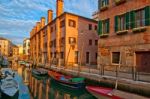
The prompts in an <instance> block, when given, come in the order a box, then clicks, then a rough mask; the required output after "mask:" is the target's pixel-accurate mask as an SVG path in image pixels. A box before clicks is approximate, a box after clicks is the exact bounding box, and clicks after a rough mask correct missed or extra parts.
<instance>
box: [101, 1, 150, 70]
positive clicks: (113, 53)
mask: <svg viewBox="0 0 150 99" xmlns="http://www.w3.org/2000/svg"><path fill="white" fill-rule="evenodd" d="M98 4H99V23H98V24H99V25H98V27H99V29H98V33H99V36H100V39H99V41H98V45H99V47H98V54H99V61H98V63H99V66H108V67H109V68H107V67H106V68H105V69H107V70H115V69H116V67H115V66H118V65H120V66H121V71H123V72H130V71H132V70H135V71H137V72H148V73H150V61H149V59H150V0H99V1H98Z"/></svg>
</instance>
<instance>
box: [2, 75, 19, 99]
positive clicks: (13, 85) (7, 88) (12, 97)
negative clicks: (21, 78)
mask: <svg viewBox="0 0 150 99" xmlns="http://www.w3.org/2000/svg"><path fill="white" fill-rule="evenodd" d="M0 91H1V97H2V99H18V96H19V85H18V83H17V81H15V80H14V79H13V77H11V76H8V77H6V78H4V79H2V80H1V85H0Z"/></svg>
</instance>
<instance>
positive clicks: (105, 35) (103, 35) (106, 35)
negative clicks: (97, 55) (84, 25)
mask: <svg viewBox="0 0 150 99" xmlns="http://www.w3.org/2000/svg"><path fill="white" fill-rule="evenodd" d="M108 36H109V34H102V35H100V37H101V38H105V37H108Z"/></svg>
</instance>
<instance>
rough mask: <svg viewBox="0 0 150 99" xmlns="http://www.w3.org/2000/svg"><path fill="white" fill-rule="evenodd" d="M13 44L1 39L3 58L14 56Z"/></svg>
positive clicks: (0, 51)
mask: <svg viewBox="0 0 150 99" xmlns="http://www.w3.org/2000/svg"><path fill="white" fill-rule="evenodd" d="M11 45H12V43H11V42H10V41H9V40H8V39H5V38H3V37H0V54H1V55H3V56H11V55H12V47H11Z"/></svg>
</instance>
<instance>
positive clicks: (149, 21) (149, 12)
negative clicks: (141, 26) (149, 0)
mask: <svg viewBox="0 0 150 99" xmlns="http://www.w3.org/2000/svg"><path fill="white" fill-rule="evenodd" d="M145 25H146V26H149V25H150V6H147V7H145Z"/></svg>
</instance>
